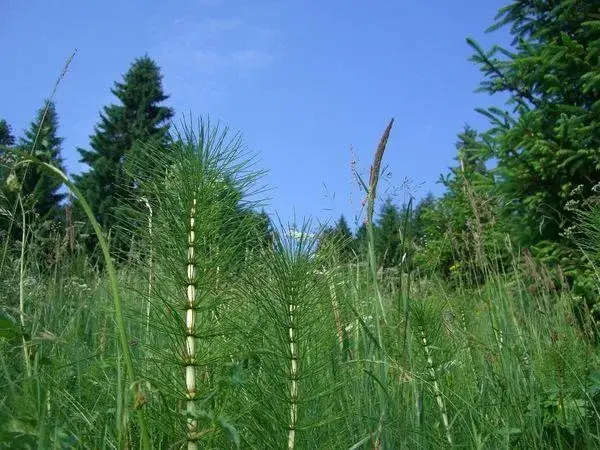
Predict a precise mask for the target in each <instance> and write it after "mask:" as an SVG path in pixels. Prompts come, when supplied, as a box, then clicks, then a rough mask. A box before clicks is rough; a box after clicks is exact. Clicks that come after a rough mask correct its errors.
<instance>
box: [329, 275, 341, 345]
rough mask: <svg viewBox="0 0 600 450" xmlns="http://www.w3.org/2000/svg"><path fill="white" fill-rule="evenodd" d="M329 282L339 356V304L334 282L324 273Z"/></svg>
mask: <svg viewBox="0 0 600 450" xmlns="http://www.w3.org/2000/svg"><path fill="white" fill-rule="evenodd" d="M326 275H327V276H328V282H329V292H330V293H331V309H332V310H333V317H334V319H335V328H336V334H337V338H338V343H339V345H340V354H343V353H344V325H343V324H342V314H341V312H340V303H339V301H338V298H337V292H336V289H335V282H334V279H333V277H331V276H330V274H329V273H327V272H326Z"/></svg>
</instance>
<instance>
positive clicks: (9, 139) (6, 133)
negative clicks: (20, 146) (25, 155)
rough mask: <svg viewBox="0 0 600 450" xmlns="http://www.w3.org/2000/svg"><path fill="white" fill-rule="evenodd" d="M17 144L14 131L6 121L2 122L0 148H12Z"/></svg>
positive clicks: (0, 124)
mask: <svg viewBox="0 0 600 450" xmlns="http://www.w3.org/2000/svg"><path fill="white" fill-rule="evenodd" d="M14 143H15V137H14V136H13V134H12V129H11V127H10V125H9V124H8V123H7V122H6V120H4V119H2V120H0V147H2V148H4V147H10V146H11V145H13V144H14Z"/></svg>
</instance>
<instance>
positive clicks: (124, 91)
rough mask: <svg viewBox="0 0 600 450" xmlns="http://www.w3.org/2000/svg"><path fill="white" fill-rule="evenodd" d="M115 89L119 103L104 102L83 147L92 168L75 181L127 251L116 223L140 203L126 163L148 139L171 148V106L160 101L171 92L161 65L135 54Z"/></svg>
mask: <svg viewBox="0 0 600 450" xmlns="http://www.w3.org/2000/svg"><path fill="white" fill-rule="evenodd" d="M111 92H112V93H113V94H114V95H115V96H116V97H117V99H118V100H119V102H120V104H113V105H109V106H105V107H104V109H103V113H101V114H100V122H99V124H98V125H97V126H96V128H95V133H94V135H92V136H91V137H90V147H91V149H90V150H85V149H79V153H80V154H81V162H83V163H85V164H87V165H88V166H89V168H90V169H89V171H88V172H86V173H84V174H81V175H78V176H77V177H76V183H77V185H78V186H79V188H80V189H81V190H82V192H83V193H84V195H85V196H86V198H88V199H89V201H90V204H92V205H94V212H95V215H96V217H97V219H98V221H99V222H100V224H101V225H102V227H103V228H104V229H105V230H106V231H110V232H111V237H112V241H113V245H114V247H115V248H116V249H118V250H121V251H124V250H127V249H128V245H129V243H128V242H126V241H125V238H124V237H123V236H122V235H120V234H119V233H118V224H119V223H120V222H122V221H123V220H125V219H126V218H127V217H128V215H129V214H130V210H131V209H134V210H135V209H138V208H139V206H140V205H139V202H138V203H137V204H136V203H133V201H132V198H133V197H134V195H133V192H134V190H135V183H134V179H133V178H132V176H131V175H130V174H129V173H128V172H127V170H126V169H125V163H126V160H127V159H129V158H134V159H141V158H142V157H143V154H141V153H140V152H143V151H144V150H143V149H144V148H145V147H144V145H143V144H144V143H150V144H155V145H157V146H160V148H163V149H164V150H165V151H168V145H167V144H168V142H169V134H168V130H169V120H170V119H171V117H172V116H173V110H172V109H171V108H168V107H165V106H161V103H162V102H164V101H165V100H167V99H168V96H167V95H165V94H164V92H163V88H162V76H161V74H160V70H159V67H158V66H157V65H156V63H155V62H154V61H152V59H150V58H149V57H148V56H144V57H142V58H138V59H136V60H135V61H134V62H133V63H132V65H131V67H130V68H129V70H128V72H127V73H126V74H125V76H124V77H123V81H122V82H117V83H115V86H114V88H113V89H111ZM136 175H139V176H142V177H143V174H136Z"/></svg>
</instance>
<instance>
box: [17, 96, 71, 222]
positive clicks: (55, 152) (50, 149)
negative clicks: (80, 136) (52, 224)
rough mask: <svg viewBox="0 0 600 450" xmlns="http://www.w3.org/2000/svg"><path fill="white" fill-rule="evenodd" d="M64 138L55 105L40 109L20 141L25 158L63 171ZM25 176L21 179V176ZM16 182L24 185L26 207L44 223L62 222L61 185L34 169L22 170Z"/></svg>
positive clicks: (49, 103)
mask: <svg viewBox="0 0 600 450" xmlns="http://www.w3.org/2000/svg"><path fill="white" fill-rule="evenodd" d="M63 140H64V139H63V138H62V137H60V136H58V114H57V112H56V107H55V105H54V103H53V102H51V101H50V102H48V103H47V106H44V107H42V108H40V109H39V110H38V112H37V116H36V118H35V120H34V121H33V122H32V123H31V125H30V126H29V129H28V130H26V131H25V136H24V137H23V138H21V139H20V140H19V147H20V149H21V151H22V152H23V153H24V154H29V155H33V156H35V157H36V158H37V159H39V160H40V161H43V162H46V163H50V164H52V165H53V166H55V167H58V168H59V169H61V170H63V171H64V170H65V169H64V162H63V158H62V155H61V151H62V147H61V146H62V142H63ZM21 174H22V175H23V178H21V176H20V175H21ZM17 179H18V180H20V181H21V182H22V194H23V197H24V199H25V200H26V204H27V205H28V206H29V207H31V209H32V210H33V211H35V213H36V215H37V216H38V217H39V218H40V219H41V220H46V219H50V220H60V219H61V216H62V214H61V208H62V207H61V202H62V201H63V200H64V198H65V194H64V193H62V192H60V188H61V186H62V183H61V182H60V181H59V180H57V178H56V177H53V176H51V175H49V174H47V173H46V172H44V171H43V170H42V169H40V168H39V167H37V166H35V165H28V167H27V168H26V169H21V170H19V173H17Z"/></svg>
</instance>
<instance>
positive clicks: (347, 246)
mask: <svg viewBox="0 0 600 450" xmlns="http://www.w3.org/2000/svg"><path fill="white" fill-rule="evenodd" d="M318 246H319V249H321V250H324V251H331V250H334V251H335V252H336V253H337V259H338V260H339V262H341V263H349V262H351V261H353V260H354V259H355V252H354V243H353V240H352V231H350V227H349V226H348V222H347V221H346V218H345V217H344V215H341V216H340V218H339V220H338V221H337V223H336V224H335V226H333V227H327V228H325V229H324V230H323V231H321V234H320V237H319V245H318Z"/></svg>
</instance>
